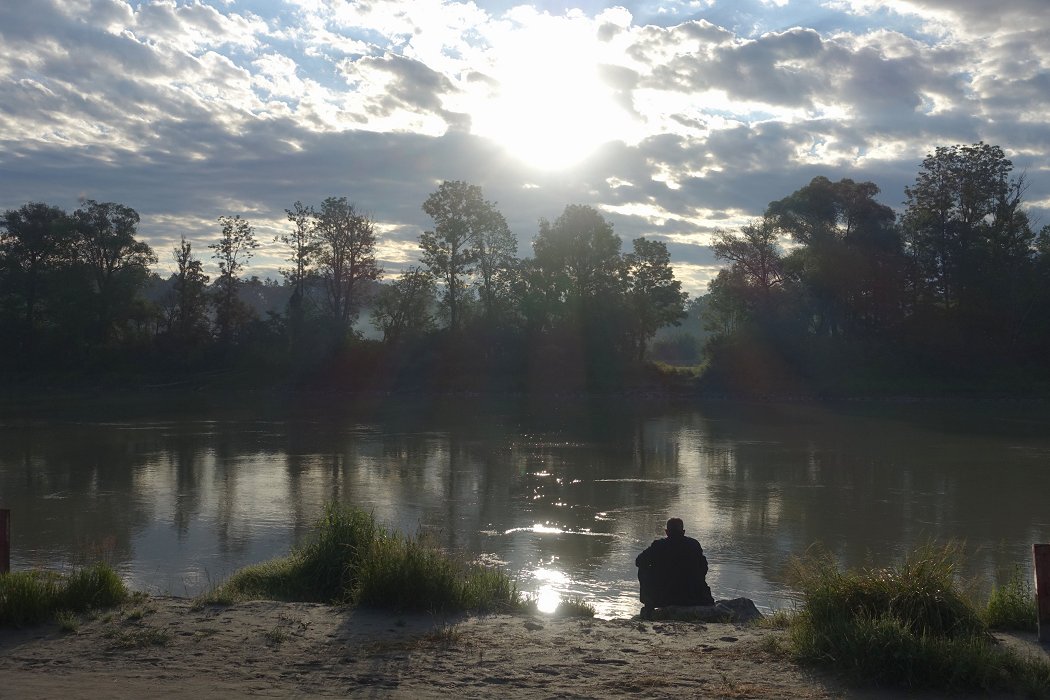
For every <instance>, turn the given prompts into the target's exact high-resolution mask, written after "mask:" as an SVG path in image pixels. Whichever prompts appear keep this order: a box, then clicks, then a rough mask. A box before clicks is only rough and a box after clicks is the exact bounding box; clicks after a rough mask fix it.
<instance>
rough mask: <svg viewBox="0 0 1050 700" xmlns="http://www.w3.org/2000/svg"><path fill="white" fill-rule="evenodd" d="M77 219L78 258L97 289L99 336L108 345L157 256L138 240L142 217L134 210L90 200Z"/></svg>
mask: <svg viewBox="0 0 1050 700" xmlns="http://www.w3.org/2000/svg"><path fill="white" fill-rule="evenodd" d="M73 219H74V221H75V226H76V232H77V253H78V258H79V260H80V261H81V262H82V263H83V264H84V265H85V266H86V268H87V270H88V273H89V275H90V277H91V281H92V283H93V285H94V291H95V312H96V320H97V323H98V333H99V336H100V338H101V339H102V340H103V341H105V340H107V339H108V338H109V336H110V334H111V332H112V329H113V327H114V323H115V321H116V320H118V318H119V316H120V314H121V313H122V312H123V311H126V310H127V309H128V308H129V307H130V305H131V304H132V303H133V300H134V298H135V293H136V292H137V290H138V287H139V286H140V285H141V284H142V282H143V281H144V280H145V278H146V276H147V275H148V274H149V266H150V265H152V264H154V263H156V262H157V256H156V255H155V254H154V253H153V249H152V248H150V247H149V245H147V244H146V243H144V242H142V241H138V240H136V239H135V234H136V233H137V226H138V223H139V215H138V212H136V211H135V210H134V209H132V208H131V207H128V206H125V205H123V204H117V203H114V202H102V203H99V202H96V201H94V200H91V199H89V200H87V201H85V202H84V204H83V206H82V207H81V208H80V209H77V210H76V211H75V212H74V213H73Z"/></svg>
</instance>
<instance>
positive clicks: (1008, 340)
mask: <svg viewBox="0 0 1050 700" xmlns="http://www.w3.org/2000/svg"><path fill="white" fill-rule="evenodd" d="M1025 189H1026V182H1025V177H1024V175H1023V174H1021V175H1015V174H1014V172H1013V165H1012V163H1011V162H1010V161H1009V160H1008V159H1007V158H1006V157H1005V155H1004V153H1003V151H1002V149H1001V148H999V147H998V146H993V145H989V144H985V143H976V144H973V145H954V146H945V147H938V148H937V149H936V150H935V152H934V153H932V154H930V155H928V156H927V157H926V159H925V160H924V161H923V162H922V164H921V166H920V168H919V172H918V174H917V176H916V179H915V182H914V184H913V185H912V186H910V187H908V188H906V190H905V197H906V201H905V202H904V207H903V210H902V212H901V213H900V215H898V214H897V213H895V212H894V210H893V209H891V208H890V207H888V206H886V205H884V204H882V203H880V202H879V201H877V200H876V197H877V196H878V194H879V188H878V186H877V185H875V184H874V183H872V182H856V181H854V180H851V179H842V180H839V181H837V182H833V181H831V180H829V179H828V178H826V177H816V178H814V179H813V180H812V181H811V182H809V183H808V184H807V185H805V186H803V187H802V188H801V189H799V190H797V191H796V192H794V193H792V194H790V195H789V196H787V197H784V198H783V199H780V200H776V201H774V202H771V203H770V204H769V206H768V207H767V208H766V211H765V213H764V215H763V216H762V217H761V218H760V219H758V220H755V221H752V222H750V223H748V224H747V225H745V226H743V227H741V228H740V229H739V230H735V231H719V232H718V233H717V234H716V235H715V237H714V241H713V245H712V248H713V251H714V253H715V255H716V256H717V258H719V259H721V260H722V261H724V263H725V266H724V267H723V268H722V269H721V270H720V271H719V273H718V274H717V276H716V277H715V278H714V279H713V280H712V281H711V283H710V285H709V289H708V293H707V294H706V295H703V296H701V297H699V298H697V299H694V300H692V301H691V302H690V303H689V304H688V306H687V305H686V295H685V294H684V293H683V292H682V290H681V283H680V282H679V281H678V280H676V279H675V277H674V274H673V271H672V268H671V265H670V257H669V255H668V251H667V248H666V246H665V245H664V244H663V243H661V242H658V241H652V240H648V239H646V238H638V239H636V240H634V241H633V242H632V247H631V250H630V251H624V250H622V249H621V248H622V242H621V239H620V238H619V237H618V236H617V235H616V234H615V233H614V232H613V227H612V225H611V224H610V223H609V222H608V221H606V220H605V218H604V217H603V216H602V215H601V214H600V213H599V212H598V211H597V210H595V209H594V208H592V207H589V206H584V205H577V204H573V205H569V206H566V207H565V209H564V211H563V212H562V213H561V214H560V215H559V216H558V217H557V218H555V219H553V220H548V219H541V220H540V221H539V226H538V232H537V234H536V235H535V237H534V238H533V241H532V252H533V255H532V257H528V258H519V257H518V254H517V251H518V241H517V238H516V237H515V235H514V234H513V233H512V232H511V230H510V228H509V227H508V225H507V222H506V220H505V218H504V217H503V215H502V214H501V213H500V211H499V209H498V208H497V206H496V204H495V203H493V202H490V201H488V200H486V199H485V197H484V194H483V193H482V190H481V188H479V187H477V186H476V185H472V184H469V183H465V182H460V181H446V182H443V183H441V184H440V186H439V187H438V188H437V190H436V191H435V192H433V193H432V194H430V196H429V197H428V198H427V199H426V201H425V202H423V203H422V209H423V211H424V212H425V213H426V214H427V215H428V216H429V217H430V219H431V220H432V222H433V225H432V227H430V228H429V229H428V230H426V231H425V232H424V233H423V234H422V235H421V236H420V237H419V239H418V244H419V260H420V263H419V264H418V265H417V266H413V267H409V268H408V269H406V270H405V271H403V272H402V273H400V274H399V275H398V276H397V277H395V278H394V279H392V280H387V281H385V282H381V279H382V277H383V274H382V272H383V271H382V269H381V268H380V267H379V265H378V263H377V260H376V245H377V240H378V236H379V234H378V232H377V226H376V222H375V221H374V220H373V219H372V218H371V217H370V216H369V215H367V214H365V213H364V212H363V211H362V210H360V209H359V208H358V207H357V206H356V205H355V204H353V203H351V202H350V201H349V200H348V199H347V198H346V197H328V198H326V199H324V200H323V201H322V202H320V204H318V205H316V206H313V205H304V204H303V203H302V202H295V203H294V205H292V207H291V208H289V209H287V210H286V214H287V228H286V229H285V231H284V232H283V233H282V234H281V235H279V236H278V237H277V238H276V241H275V242H277V243H279V244H281V245H282V246H283V248H284V249H285V251H286V266H285V267H283V268H282V269H281V271H280V272H281V275H282V278H283V279H282V281H281V282H280V283H278V282H276V281H264V280H259V279H258V278H257V277H249V276H247V274H248V272H249V270H250V263H251V260H252V257H253V255H254V253H255V251H256V249H257V248H258V246H259V242H258V240H257V237H256V234H255V230H254V227H253V226H252V225H251V223H250V222H249V221H247V220H245V219H242V218H241V217H240V216H236V215H234V216H221V217H219V219H218V222H217V224H218V226H217V236H216V239H215V240H214V242H212V243H211V244H210V245H208V250H209V254H210V257H211V259H212V260H213V261H214V262H215V264H216V267H217V268H218V270H219V274H218V276H217V277H216V279H214V280H212V279H211V278H210V277H209V276H208V275H207V274H205V273H204V267H203V262H202V260H201V259H200V258H199V257H198V255H197V253H196V251H195V250H194V249H193V246H192V245H191V243H190V242H188V241H186V240H185V238H183V239H182V240H180V242H179V243H178V244H177V245H175V246H174V248H173V250H171V251H170V253H169V254H170V256H171V260H172V262H173V263H174V272H173V273H172V274H171V275H170V277H169V278H167V279H162V278H161V277H159V276H158V275H157V274H156V273H152V272H150V269H151V266H153V265H155V264H156V263H157V255H156V254H155V253H154V251H153V250H152V249H151V248H150V246H148V245H147V244H145V243H144V242H142V241H140V240H138V238H137V235H138V231H137V226H138V223H139V217H138V214H137V213H136V212H135V211H134V210H133V209H131V208H130V207H127V206H125V205H122V204H117V203H112V202H103V203H100V202H95V201H92V200H88V201H85V202H84V203H83V204H82V205H81V206H80V208H78V209H77V210H76V211H74V212H73V213H71V214H68V213H66V212H64V211H63V210H61V209H60V208H57V207H54V206H50V205H48V204H44V203H39V202H32V203H28V204H25V205H23V206H22V207H20V208H18V209H13V210H9V211H6V212H4V213H3V215H2V217H0V355H2V358H0V359H3V364H4V367H6V368H7V370H8V371H10V370H11V369H12V368H15V369H18V370H21V371H26V372H30V373H32V372H35V371H39V370H50V369H54V368H58V369H62V368H68V369H74V368H75V369H79V368H84V367H86V368H88V369H89V370H90V369H92V368H95V369H100V370H105V369H113V370H117V371H120V370H121V369H127V368H129V367H130V368H141V369H150V368H152V369H153V370H155V371H156V370H159V371H163V372H168V373H171V372H174V373H178V372H193V371H199V370H209V369H216V368H220V369H221V368H235V367H240V368H245V369H246V370H259V371H263V370H265V371H266V372H268V374H267V375H266V376H268V377H281V378H283V377H289V378H292V379H293V380H294V381H298V382H306V383H311V382H312V383H316V384H319V385H322V386H331V385H339V386H344V387H348V388H379V389H390V388H411V389H440V390H447V389H476V390H531V389H543V390H554V391H563V390H564V391H573V390H580V389H589V388H601V387H615V386H618V385H622V384H623V383H624V382H625V381H629V380H630V378H631V377H635V378H637V377H638V376H639V373H642V374H643V375H644V376H652V373H651V372H650V371H649V370H648V369H645V365H644V364H643V361H644V360H645V359H646V358H647V357H648V358H659V357H666V358H673V359H676V360H677V361H679V362H693V361H700V360H701V357H699V356H698V355H697V353H698V352H699V351H700V348H701V346H702V352H703V361H704V362H705V363H706V368H705V373H704V375H703V376H702V378H701V387H706V388H711V389H714V390H725V391H730V392H741V391H744V392H747V391H773V392H785V391H792V390H794V389H796V388H801V389H805V390H818V391H819V390H824V389H829V388H832V389H834V388H835V387H838V389H839V390H846V391H849V388H848V387H850V386H855V387H857V388H858V390H859V391H860V392H864V391H868V390H871V389H877V388H878V385H879V384H880V383H885V382H887V381H890V382H892V381H897V382H900V387H899V390H900V391H909V390H910V389H909V388H908V387H909V386H916V385H918V384H919V383H921V382H922V381H925V380H927V379H929V378H934V379H935V380H937V381H941V380H944V381H948V382H951V381H953V380H955V379H959V378H962V379H965V380H967V381H984V380H987V381H988V382H991V383H995V382H1000V381H1002V380H1003V379H1004V378H1006V379H1009V378H1010V377H1013V379H1014V380H1015V381H1014V383H1015V384H1017V383H1024V382H1025V381H1028V380H1029V379H1030V378H1032V377H1038V378H1045V377H1046V369H1047V367H1046V363H1045V358H1046V357H1047V351H1048V350H1050V226H1044V227H1043V228H1042V229H1041V231H1039V232H1038V233H1036V231H1035V227H1034V225H1033V223H1032V221H1030V219H1029V215H1028V213H1027V211H1026V209H1025V207H1024V201H1023V199H1024V193H1025ZM683 319H687V323H688V324H689V325H690V327H687V328H686V329H685V332H684V333H678V334H676V335H669V334H668V331H667V328H668V327H669V326H675V325H678V324H679V323H681V321H682V320H683ZM701 325H702V328H701ZM369 328H372V329H374V333H373V334H372V335H373V336H374V337H371V338H370V337H366V334H364V333H363V332H362V331H363V330H367V329H369ZM658 332H659V333H660V335H659V336H658V342H657V343H655V344H654V343H653V339H654V336H656V335H657V333H658ZM698 338H701V339H703V342H701V341H700V340H698ZM647 372H648V374H646V373H647ZM942 385H943V382H942ZM843 387H846V388H845V389H843Z"/></svg>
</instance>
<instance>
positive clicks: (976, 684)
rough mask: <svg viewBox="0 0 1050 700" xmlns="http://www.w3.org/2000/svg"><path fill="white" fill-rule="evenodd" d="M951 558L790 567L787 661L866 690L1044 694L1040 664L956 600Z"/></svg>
mask: <svg viewBox="0 0 1050 700" xmlns="http://www.w3.org/2000/svg"><path fill="white" fill-rule="evenodd" d="M960 555H961V552H960V550H959V548H958V547H956V546H952V545H949V546H946V547H942V548H936V547H933V546H926V547H923V548H920V549H918V550H916V551H915V552H913V553H912V554H910V555H908V556H907V557H906V558H905V559H904V561H903V562H901V563H899V564H897V565H896V566H893V567H889V568H865V569H860V570H850V571H847V570H842V569H840V568H839V567H838V565H837V564H836V563H835V561H834V559H833V558H832V557H831V556H830V555H829V554H827V553H826V552H815V553H812V554H810V555H809V556H807V557H805V558H804V559H800V560H797V561H796V563H795V565H794V567H793V571H792V574H793V578H794V583H795V586H796V588H797V590H799V591H800V593H801V595H802V603H803V604H802V607H801V608H800V610H799V612H798V615H797V616H796V618H795V620H794V621H793V623H792V625H791V629H790V637H789V639H790V642H789V643H790V646H791V651H792V653H793V655H794V656H795V657H796V658H797V659H798V660H800V661H805V662H811V663H815V664H819V665H824V666H829V667H831V668H833V669H834V670H836V671H838V672H842V673H845V674H846V675H847V676H850V677H852V678H853V679H855V680H857V681H862V682H865V683H874V684H876V685H891V686H898V687H905V688H928V689H936V690H947V691H973V690H985V691H991V690H1007V691H1012V692H1025V693H1030V694H1034V695H1036V696H1040V697H1048V696H1050V664H1047V663H1046V662H1045V661H1042V660H1039V659H1035V658H1028V657H1023V656H1019V655H1017V654H1016V653H1014V652H1012V651H1010V650H1008V649H1005V648H1001V647H999V646H997V645H996V644H995V642H994V639H993V638H992V636H991V635H990V634H989V632H988V628H987V626H986V623H985V622H984V620H983V619H982V618H981V615H980V614H978V611H977V609H976V608H975V607H974V605H973V604H972V603H971V602H970V601H969V600H968V598H967V597H966V596H965V595H964V594H963V593H962V592H961V590H960V588H959V585H958V582H957V578H956V572H957V571H958V562H959V557H960Z"/></svg>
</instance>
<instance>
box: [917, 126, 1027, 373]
mask: <svg viewBox="0 0 1050 700" xmlns="http://www.w3.org/2000/svg"><path fill="white" fill-rule="evenodd" d="M1012 169H1013V165H1012V163H1011V162H1010V161H1009V160H1008V159H1007V158H1006V156H1005V154H1004V153H1003V151H1002V149H1001V148H999V147H998V146H992V145H988V144H985V143H976V144H974V145H972V146H961V145H957V146H947V147H939V148H937V149H936V150H935V152H934V153H933V154H931V155H929V156H927V157H926V159H925V160H924V161H923V163H922V167H921V170H920V172H919V174H918V176H917V177H916V180H915V185H914V186H913V187H909V188H907V189H906V191H905V192H906V194H907V202H906V204H907V209H906V211H905V213H904V217H903V218H904V235H905V240H906V243H907V249H908V252H909V254H910V255H911V256H912V259H913V260H914V269H915V270H916V273H917V279H916V280H915V283H914V285H915V288H916V289H917V292H918V294H917V306H918V309H917V311H918V313H919V315H920V318H921V319H922V328H923V329H925V332H924V333H923V335H924V337H927V338H928V341H927V342H928V344H930V345H931V349H933V350H934V351H935V352H937V353H938V354H943V352H944V350H947V349H949V348H948V347H946V345H949V344H950V346H951V348H950V349H951V351H952V352H953V353H954V354H956V355H957V356H958V357H959V358H961V359H962V360H964V363H965V364H968V365H970V366H973V365H974V364H975V363H979V364H981V365H982V366H985V365H987V364H988V363H987V362H986V361H987V360H988V359H989V358H990V357H991V356H1001V355H1002V354H1003V353H1004V352H1008V351H1012V350H1013V348H1014V347H1015V345H1016V344H1017V341H1018V340H1019V338H1020V337H1021V335H1022V332H1023V330H1024V327H1025V324H1026V319H1028V318H1029V316H1030V309H1031V307H1032V299H1033V297H1034V296H1035V295H1036V294H1037V293H1038V292H1037V282H1036V280H1035V274H1036V272H1035V244H1036V236H1035V234H1034V233H1033V232H1032V229H1031V226H1030V224H1029V220H1028V215H1027V213H1026V212H1025V211H1024V209H1023V208H1022V198H1023V194H1024V191H1025V187H1026V185H1025V180H1024V176H1023V175H1022V176H1020V177H1017V178H1013V177H1011V171H1012ZM931 322H933V323H939V324H942V325H941V326H940V327H939V330H938V332H937V333H936V337H931V336H932V335H933V334H931V333H930V332H929V328H930V323H931Z"/></svg>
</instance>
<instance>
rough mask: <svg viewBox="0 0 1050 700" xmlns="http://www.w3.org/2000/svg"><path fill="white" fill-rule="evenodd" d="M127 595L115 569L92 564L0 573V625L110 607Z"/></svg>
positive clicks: (125, 598) (38, 621) (31, 621)
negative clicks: (68, 571)
mask: <svg viewBox="0 0 1050 700" xmlns="http://www.w3.org/2000/svg"><path fill="white" fill-rule="evenodd" d="M127 598H128V589H127V587H126V586H125V585H124V582H123V581H121V580H120V577H119V576H117V574H116V572H115V571H113V569H111V568H110V567H109V566H107V565H105V564H95V565H93V566H89V567H87V568H84V569H78V570H77V571H74V572H73V573H71V574H68V575H63V574H60V573H57V572H53V571H16V572H12V573H7V574H2V575H0V626H5V625H6V626H21V625H34V624H39V623H41V622H46V621H48V620H53V619H57V618H58V616H59V614H60V613H67V614H69V613H82V612H86V611H88V610H90V609H94V608H110V607H113V606H116V605H119V604H120V603H122V602H124V601H125V600H127Z"/></svg>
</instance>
